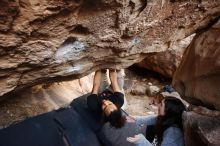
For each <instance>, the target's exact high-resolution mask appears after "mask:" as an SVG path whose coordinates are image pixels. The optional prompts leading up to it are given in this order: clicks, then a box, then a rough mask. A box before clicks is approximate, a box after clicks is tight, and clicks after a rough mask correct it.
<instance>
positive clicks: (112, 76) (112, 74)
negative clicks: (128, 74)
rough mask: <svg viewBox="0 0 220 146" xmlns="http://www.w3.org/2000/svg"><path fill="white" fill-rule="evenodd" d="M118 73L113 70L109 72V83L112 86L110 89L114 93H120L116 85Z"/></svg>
mask: <svg viewBox="0 0 220 146" xmlns="http://www.w3.org/2000/svg"><path fill="white" fill-rule="evenodd" d="M117 77H118V73H117V71H116V70H115V69H114V70H109V78H110V81H111V86H112V89H113V91H114V92H121V89H120V87H119V85H118V78H117Z"/></svg>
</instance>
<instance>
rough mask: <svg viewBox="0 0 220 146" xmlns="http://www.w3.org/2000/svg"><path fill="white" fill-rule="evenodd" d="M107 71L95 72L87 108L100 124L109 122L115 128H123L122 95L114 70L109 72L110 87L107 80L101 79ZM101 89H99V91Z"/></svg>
mask: <svg viewBox="0 0 220 146" xmlns="http://www.w3.org/2000/svg"><path fill="white" fill-rule="evenodd" d="M106 71H107V70H98V71H96V72H95V76H94V80H93V89H92V93H91V95H89V96H88V98H87V105H88V108H89V109H90V110H91V111H93V112H94V113H95V115H96V118H100V119H101V122H103V123H105V122H109V123H110V124H111V126H113V127H115V128H121V127H123V126H124V124H125V121H126V118H125V117H124V116H123V115H122V112H121V110H120V108H121V107H122V105H123V104H124V94H123V93H122V92H121V88H120V86H119V84H118V78H117V77H118V73H117V71H116V70H115V69H113V70H109V78H110V81H111V85H110V86H108V84H107V83H106V82H107V79H105V80H104V79H103V78H104V76H105V77H107V76H106V75H107V74H106ZM100 88H101V89H100Z"/></svg>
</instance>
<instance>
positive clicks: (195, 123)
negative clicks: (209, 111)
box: [183, 112, 220, 146]
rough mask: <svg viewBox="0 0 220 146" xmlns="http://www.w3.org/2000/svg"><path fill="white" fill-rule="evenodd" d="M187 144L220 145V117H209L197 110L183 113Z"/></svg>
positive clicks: (199, 145)
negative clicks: (196, 111)
mask: <svg viewBox="0 0 220 146" xmlns="http://www.w3.org/2000/svg"><path fill="white" fill-rule="evenodd" d="M183 127H184V137H185V146H219V145H220V117H219V116H218V117H209V116H205V115H200V114H197V113H195V112H185V113H184V114H183Z"/></svg>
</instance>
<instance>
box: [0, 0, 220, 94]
mask: <svg viewBox="0 0 220 146" xmlns="http://www.w3.org/2000/svg"><path fill="white" fill-rule="evenodd" d="M0 5H1V6H2V9H1V10H0V96H3V95H7V94H9V93H12V92H16V91H19V90H20V89H24V88H26V87H30V86H33V85H36V84H40V83H45V82H54V81H60V80H70V79H75V78H79V77H80V76H84V75H86V74H89V73H91V72H92V71H94V70H96V69H98V68H109V67H112V68H125V67H127V66H130V65H131V64H134V63H136V62H140V61H141V60H142V59H143V58H144V57H145V56H146V54H148V53H153V52H164V51H166V50H167V49H168V48H169V46H170V44H173V43H175V42H177V41H179V40H181V39H184V38H185V37H187V36H190V35H191V34H193V33H196V32H197V31H198V30H200V29H202V28H204V27H207V26H208V24H209V23H210V22H212V21H213V20H215V19H216V18H217V17H219V15H220V2H219V1H214V0H204V1H190V0H183V1H165V0H155V1H153V0H149V1H143V0H123V1H121V0H13V1H12V0H10V1H9V0H1V1H0Z"/></svg>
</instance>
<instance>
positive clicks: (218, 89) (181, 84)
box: [172, 20, 220, 110]
mask: <svg viewBox="0 0 220 146" xmlns="http://www.w3.org/2000/svg"><path fill="white" fill-rule="evenodd" d="M219 34H220V21H219V20H218V21H217V22H216V23H215V24H213V25H212V26H211V27H210V28H208V29H205V30H203V31H202V32H200V33H198V34H197V35H196V36H195V38H194V39H193V41H192V43H191V44H190V46H189V47H188V48H187V50H186V52H185V53H184V56H183V59H182V61H181V64H180V66H179V68H178V69H177V71H176V72H175V75H174V79H173V83H172V84H173V86H174V87H175V89H176V90H177V91H178V92H179V93H180V94H181V96H182V97H184V98H185V99H186V100H187V101H189V102H190V103H192V104H194V105H202V106H206V107H208V108H211V109H217V110H220V35H219Z"/></svg>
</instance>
